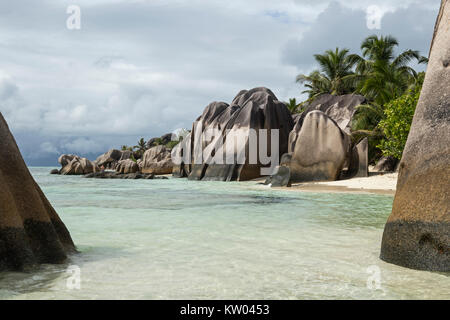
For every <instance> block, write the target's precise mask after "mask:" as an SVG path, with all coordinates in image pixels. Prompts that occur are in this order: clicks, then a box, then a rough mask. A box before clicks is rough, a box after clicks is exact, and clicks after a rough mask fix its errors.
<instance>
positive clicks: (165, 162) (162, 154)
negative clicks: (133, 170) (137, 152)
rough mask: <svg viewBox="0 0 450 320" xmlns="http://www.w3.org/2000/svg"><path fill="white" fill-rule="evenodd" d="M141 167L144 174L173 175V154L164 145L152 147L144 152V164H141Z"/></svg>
mask: <svg viewBox="0 0 450 320" xmlns="http://www.w3.org/2000/svg"><path fill="white" fill-rule="evenodd" d="M139 165H140V170H141V172H142V173H153V174H169V173H172V170H173V164H172V159H171V152H170V150H169V149H167V148H166V147H165V146H163V145H158V146H156V147H152V148H150V149H148V150H147V151H145V152H144V155H143V157H142V162H140V164H139Z"/></svg>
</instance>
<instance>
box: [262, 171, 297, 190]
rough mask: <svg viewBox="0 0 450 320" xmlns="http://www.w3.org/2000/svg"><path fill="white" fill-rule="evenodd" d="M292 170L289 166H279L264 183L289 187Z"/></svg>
mask: <svg viewBox="0 0 450 320" xmlns="http://www.w3.org/2000/svg"><path fill="white" fill-rule="evenodd" d="M290 180H291V170H290V169H289V167H287V166H277V167H276V168H275V172H274V174H273V175H271V176H269V177H267V179H266V181H265V182H264V184H266V185H270V186H271V187H289V186H290Z"/></svg>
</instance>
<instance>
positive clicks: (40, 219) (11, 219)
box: [0, 113, 75, 270]
mask: <svg viewBox="0 0 450 320" xmlns="http://www.w3.org/2000/svg"><path fill="white" fill-rule="evenodd" d="M0 150H2V152H0V190H1V192H0V270H24V269H28V268H29V267H31V266H34V265H37V264H40V263H63V262H65V261H66V259H67V255H68V253H70V252H74V251H75V246H74V244H73V241H72V239H71V237H70V234H69V231H68V230H67V228H66V226H65V225H64V223H63V222H62V221H61V219H60V218H59V216H58V214H57V213H56V212H55V210H54V209H53V207H52V206H51V204H50V203H49V201H48V200H47V198H46V197H45V195H44V193H43V192H42V191H41V189H40V188H39V186H38V185H37V183H36V182H35V181H34V179H33V177H32V176H31V174H30V172H29V171H28V168H27V166H26V165H25V162H24V161H23V158H22V156H21V154H20V151H19V148H18V147H17V144H16V142H15V140H14V137H13V136H12V134H11V132H10V131H9V128H8V125H7V124H6V121H5V120H4V118H3V116H2V115H1V113H0Z"/></svg>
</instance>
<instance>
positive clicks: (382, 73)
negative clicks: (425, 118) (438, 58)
mask: <svg viewBox="0 0 450 320" xmlns="http://www.w3.org/2000/svg"><path fill="white" fill-rule="evenodd" d="M397 46H398V41H397V39H395V38H394V37H392V36H380V37H378V36H376V35H372V36H369V37H367V38H366V39H365V40H364V41H363V42H362V44H361V50H362V57H359V56H358V57H356V60H357V67H356V75H355V76H354V78H355V79H357V82H358V83H359V85H358V88H357V91H358V92H359V93H361V94H363V95H364V96H365V97H366V98H367V99H368V100H369V101H371V102H375V103H377V104H379V105H383V104H385V103H387V102H389V101H390V100H392V99H395V98H398V97H399V96H401V95H402V94H404V93H405V91H406V90H407V89H408V86H409V85H410V84H411V82H414V81H413V79H417V77H418V74H417V73H416V71H415V70H414V69H413V68H411V67H410V66H409V65H408V64H409V63H410V62H411V61H413V60H416V61H417V62H418V63H426V62H427V61H428V59H427V58H425V57H422V56H421V55H420V54H419V52H418V51H416V50H406V51H404V52H402V53H400V54H399V55H397V56H396V55H395V48H396V47H397Z"/></svg>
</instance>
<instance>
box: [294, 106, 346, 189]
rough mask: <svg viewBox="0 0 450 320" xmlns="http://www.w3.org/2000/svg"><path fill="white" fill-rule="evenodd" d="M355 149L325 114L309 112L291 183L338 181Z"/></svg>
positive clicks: (304, 122)
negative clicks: (351, 151) (352, 150)
mask: <svg viewBox="0 0 450 320" xmlns="http://www.w3.org/2000/svg"><path fill="white" fill-rule="evenodd" d="M350 148H351V139H350V136H349V135H347V134H346V133H345V132H344V131H343V130H341V129H340V128H339V126H338V125H337V123H336V122H335V121H333V120H332V119H331V118H329V117H328V116H327V115H326V114H325V113H323V112H322V111H311V112H309V113H308V114H307V115H306V117H305V119H304V121H303V125H302V127H301V130H300V132H299V135H298V138H297V140H296V144H295V147H294V151H293V153H292V158H291V161H290V163H289V168H290V171H291V182H303V181H320V180H324V181H331V180H336V179H337V178H338V177H339V174H340V172H341V170H342V168H343V167H344V165H345V163H346V161H347V159H348V157H349V155H350Z"/></svg>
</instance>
